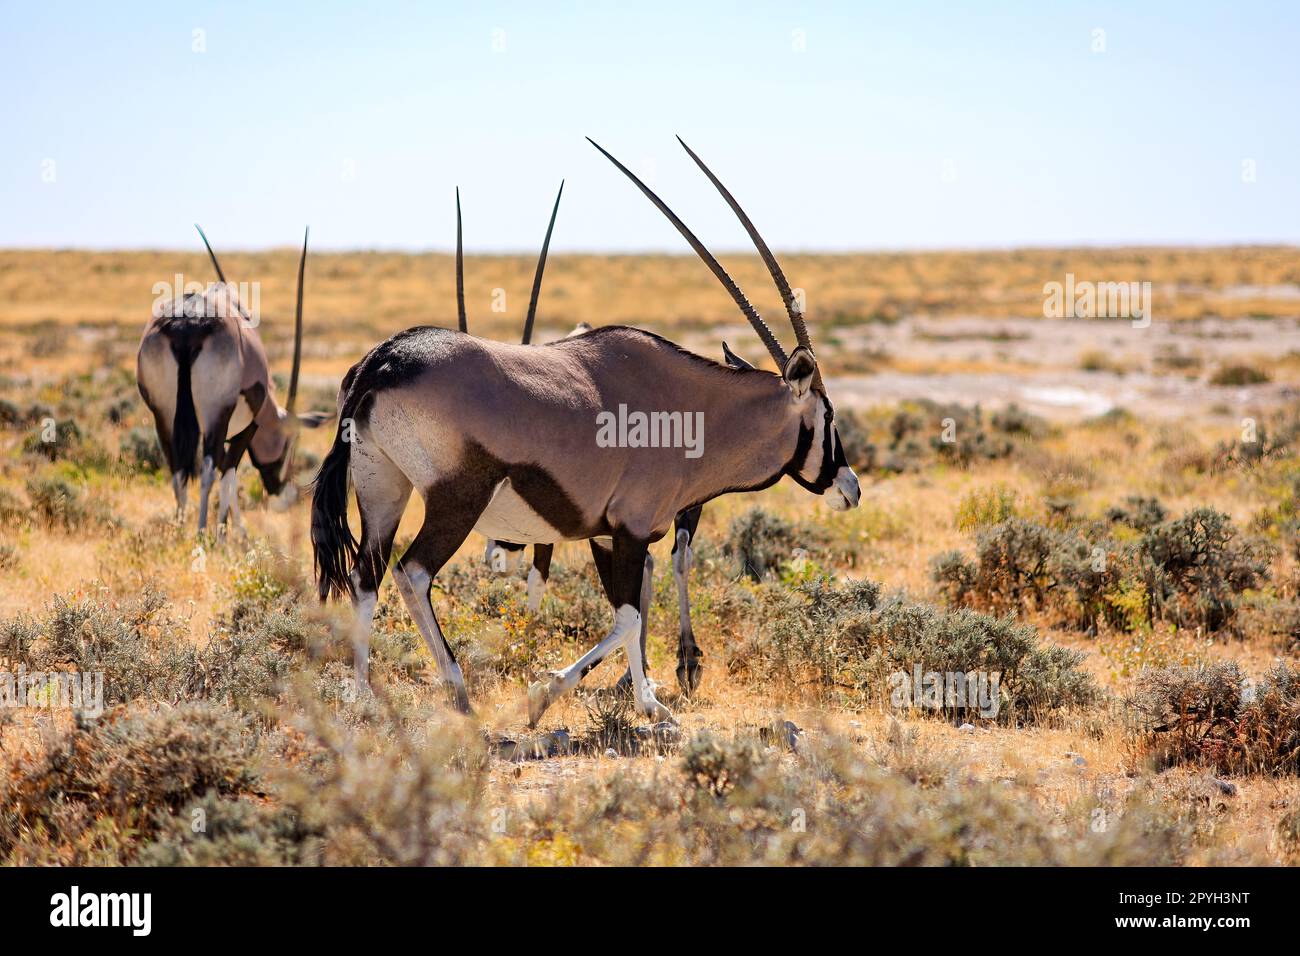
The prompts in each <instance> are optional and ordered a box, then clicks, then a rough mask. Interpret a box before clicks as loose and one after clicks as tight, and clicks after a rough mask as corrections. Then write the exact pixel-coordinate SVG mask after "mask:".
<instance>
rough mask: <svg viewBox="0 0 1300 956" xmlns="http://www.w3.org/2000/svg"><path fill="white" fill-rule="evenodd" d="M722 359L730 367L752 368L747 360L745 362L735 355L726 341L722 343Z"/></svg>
mask: <svg viewBox="0 0 1300 956" xmlns="http://www.w3.org/2000/svg"><path fill="white" fill-rule="evenodd" d="M722 360H723V361H724V362H726V363H727V364H728V365H730V366H731V367H732V368H747V369H752V368H753V367H754V366H752V365H750V364H749V363H748V362H746V361H745V360H744V359H743V358H741V357H740V356H739V355H737V354H736V353H735V352H733V351H731V348H730V347H729V346H728V345H727V343H726V342H723V343H722Z"/></svg>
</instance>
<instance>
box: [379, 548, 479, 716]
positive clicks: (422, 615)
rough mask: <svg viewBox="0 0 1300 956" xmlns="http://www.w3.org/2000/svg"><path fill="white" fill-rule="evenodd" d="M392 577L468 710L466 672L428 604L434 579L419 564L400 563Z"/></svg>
mask: <svg viewBox="0 0 1300 956" xmlns="http://www.w3.org/2000/svg"><path fill="white" fill-rule="evenodd" d="M393 580H394V581H395V582H396V583H397V590H398V591H400V592H401V595H402V599H403V600H404V601H405V602H406V608H407V610H408V611H410V612H411V617H413V618H415V626H416V627H417V628H419V630H420V636H421V637H423V638H424V643H425V644H426V645H427V646H428V648H429V653H431V654H432V655H433V659H434V662H435V663H436V664H437V665H438V674H439V675H440V676H441V677H442V679H443V680H444V681H446V682H447V683H448V684H450V685H451V688H452V691H453V692H454V693H455V695H456V706H457V708H459V709H460V710H461V711H463V712H465V713H468V712H469V693H468V691H466V689H465V675H464V674H463V673H461V669H460V664H458V663H457V662H456V659H455V658H454V657H452V656H451V653H450V651H448V649H447V641H446V639H445V638H444V637H443V635H442V628H441V627H439V626H438V619H437V618H436V617H435V616H434V614H433V605H432V604H430V603H429V586H430V585H431V584H433V578H432V576H431V575H430V574H429V572H428V571H426V570H424V568H422V567H420V566H419V565H402V564H400V563H399V564H398V565H397V566H396V567H394V568H393Z"/></svg>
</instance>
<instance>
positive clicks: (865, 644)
mask: <svg viewBox="0 0 1300 956" xmlns="http://www.w3.org/2000/svg"><path fill="white" fill-rule="evenodd" d="M760 599H761V602H762V611H761V612H760V614H759V617H760V619H761V620H762V621H763V622H764V623H763V624H762V625H761V626H759V627H758V629H757V633H755V634H754V635H753V636H752V637H751V638H750V639H749V641H748V643H746V644H744V645H742V646H741V647H739V648H738V649H737V657H736V661H735V663H736V664H740V663H741V662H742V661H743V666H745V667H748V668H750V669H751V670H757V671H758V672H759V673H760V675H761V676H765V677H769V678H774V677H780V678H783V679H786V680H790V681H792V682H794V683H797V684H802V685H805V686H808V685H811V686H813V687H818V688H821V689H822V690H823V691H830V692H838V693H841V694H844V695H846V696H847V698H848V699H849V701H850V702H852V703H854V704H857V705H860V704H866V703H878V704H879V703H885V702H888V701H889V699H890V694H891V690H892V688H891V686H890V681H891V675H893V674H897V673H899V672H902V673H904V674H907V675H911V674H912V673H913V672H914V670H915V669H916V668H920V669H921V670H922V671H923V672H930V671H937V672H941V673H949V672H951V673H962V674H968V673H971V672H983V673H984V674H986V675H988V674H992V673H993V672H997V673H998V674H999V675H1000V678H999V680H1000V700H999V712H998V714H997V719H998V720H1000V721H1003V722H1006V723H1015V722H1017V721H1019V722H1030V721H1033V720H1037V719H1041V718H1043V717H1045V716H1047V715H1048V714H1049V713H1051V712H1053V711H1056V710H1060V709H1062V708H1068V707H1072V706H1076V705H1080V704H1084V703H1087V702H1088V701H1090V700H1091V699H1092V697H1093V695H1094V693H1095V690H1094V688H1093V685H1092V681H1091V678H1089V677H1088V676H1087V674H1086V673H1085V672H1083V671H1082V670H1081V669H1080V668H1079V665H1080V663H1081V661H1082V659H1083V657H1082V655H1081V654H1079V653H1078V652H1075V651H1069V650H1066V649H1063V648H1058V647H1054V646H1052V645H1040V644H1039V642H1038V637H1037V634H1036V632H1035V631H1034V630H1033V628H1031V627H1028V626H1026V625H1022V624H1017V623H1015V622H1014V621H1013V620H1012V619H1011V618H997V617H991V616H989V615H986V614H978V613H975V612H972V611H968V610H959V611H942V610H939V609H936V608H933V607H929V606H927V605H921V604H911V603H908V602H906V601H904V600H902V599H901V598H898V597H894V598H890V599H888V600H883V601H882V600H881V597H880V589H879V586H878V585H875V584H873V583H871V582H867V581H858V582H850V583H848V584H846V585H843V586H837V585H832V584H829V583H826V582H817V583H815V584H813V585H809V586H805V587H801V588H798V589H796V590H795V591H794V592H792V593H791V592H786V591H784V590H780V589H776V588H774V587H769V588H766V589H764V591H763V592H761V597H760ZM967 709H968V708H967V706H966V704H964V703H955V704H951V705H950V704H949V703H948V702H945V703H944V705H943V706H942V707H940V708H938V710H937V712H938V713H941V714H943V715H944V716H947V717H956V716H961V715H963V714H965V712H966V710H967Z"/></svg>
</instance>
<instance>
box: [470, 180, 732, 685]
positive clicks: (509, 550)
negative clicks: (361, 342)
mask: <svg viewBox="0 0 1300 956" xmlns="http://www.w3.org/2000/svg"><path fill="white" fill-rule="evenodd" d="M563 195H564V182H563V180H561V181H560V189H559V191H558V192H557V193H556V196H555V205H554V206H553V207H552V208H551V219H550V222H549V223H548V224H547V226H546V235H545V237H544V238H543V239H542V251H541V254H540V255H539V256H538V258H537V269H536V270H535V272H534V273H533V286H532V291H531V292H530V294H529V298H528V312H527V313H526V315H525V317H524V330H523V335H522V336H521V338H520V344H521V345H530V344H532V339H533V325H534V322H535V319H536V316H537V303H538V299H539V296H540V293H541V288H542V276H543V274H544V273H545V271H546V257H547V253H548V252H549V250H550V247H551V234H552V232H554V230H555V217H556V215H557V214H558V213H559V210H560V199H561V198H562V197H563ZM462 225H463V221H462V217H461V208H460V190H459V189H457V190H456V311H457V326H458V328H459V329H460V331H462V332H468V331H469V320H468V317H467V315H466V311H465V271H464V270H465V266H464V262H465V256H464V244H463V229H462ZM590 331H591V326H590V325H589V324H588V323H586V322H580V323H579V324H578V325H577V326H576V327H575V328H574V329H573V330H572V331H571V332H569V334H568V335H567V336H566V338H573V337H575V336H578V335H582V334H584V333H586V332H590ZM723 354H724V357H725V359H726V361H727V363H728V364H730V365H747V363H745V362H744V360H743V359H740V358H738V357H736V356H735V355H733V354H732V352H731V350H730V349H729V348H727V345H726V343H725V342H724V343H723ZM699 523H700V507H698V506H697V507H695V508H692V509H690V510H689V511H684V512H682V513H681V514H679V515H678V516H677V518H676V521H675V530H676V534H675V536H674V539H673V550H672V564H673V577H674V580H675V582H676V584H677V600H678V618H679V621H680V625H679V627H678V637H677V682H678V684H679V685H680V687H681V688H682V690H683V691H685V692H687V693H690V692H692V691H694V690H695V689H696V687H697V686H699V682H700V677H701V675H702V673H703V670H704V665H703V663H702V662H701V661H702V658H703V656H704V654H703V652H702V651H700V649H699V646H698V645H697V644H696V643H695V633H694V631H693V630H692V628H691V609H690V596H689V591H688V588H687V575H688V573H689V570H690V566H691V542H692V540H693V538H694V535H695V529H696V528H697V527H698V526H699ZM590 545H591V551H592V558H593V560H594V561H595V562H596V566H597V568H598V569H599V568H600V567H604V566H608V564H609V560H610V553H609V551H610V549H609V548H608V547H606V546H605V545H603V544H602V543H600V541H598V540H597V539H595V538H593V539H592V540H591V542H590ZM526 547H527V545H524V544H521V543H519V542H517V541H500V540H497V539H495V538H488V539H487V543H486V546H485V548H484V551H483V561H484V563H485V564H487V565H488V566H489V567H491V568H493V569H494V570H496V571H500V572H504V571H506V570H507V565H508V563H509V560H510V556H511V555H514V554H518V553H520V552H521V551H523V550H524V549H525V548H526ZM554 554H555V545H554V543H545V544H543V543H540V542H539V543H537V544H534V545H533V558H532V563H531V565H530V566H529V568H528V586H527V587H528V591H527V593H528V609H529V610H530V611H537V610H538V609H539V608H540V607H541V604H542V598H543V597H544V595H545V593H546V585H547V583H548V581H549V580H550V575H551V560H552V558H553V557H554ZM646 568H647V575H653V568H654V562H653V559H651V558H650V556H649V555H647V557H646ZM649 585H650V582H649V581H647V582H646V587H645V588H644V589H643V595H642V597H643V601H642V607H641V609H640V611H641V631H640V638H639V641H640V644H641V656H642V660H643V661H644V660H645V659H646V655H645V645H646V635H647V631H648V623H649V601H650V592H651V588H650V586H649ZM648 669H649V668H648V663H647V670H648ZM631 687H632V672H631V669H630V668H629V669H628V670H627V671H626V672H625V673H624V674H623V676H622V677H621V678H619V681H618V689H619V691H620V692H623V693H627V692H630V691H631Z"/></svg>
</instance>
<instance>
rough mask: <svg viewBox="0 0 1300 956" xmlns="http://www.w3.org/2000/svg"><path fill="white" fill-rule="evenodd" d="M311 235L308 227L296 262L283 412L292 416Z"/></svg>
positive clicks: (300, 361) (300, 350) (299, 363)
mask: <svg viewBox="0 0 1300 956" xmlns="http://www.w3.org/2000/svg"><path fill="white" fill-rule="evenodd" d="M310 233H311V226H308V227H307V228H306V229H304V230H303V233H302V257H301V258H299V260H298V304H297V306H296V307H295V309H294V314H293V369H292V371H290V372H289V397H288V399H287V400H286V402H285V406H284V408H285V411H287V412H288V413H289V414H290V415H292V414H293V409H294V406H295V405H296V404H297V401H298V370H299V369H300V368H301V367H302V282H303V274H304V273H305V272H306V271H307V236H308V235H309V234H310Z"/></svg>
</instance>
